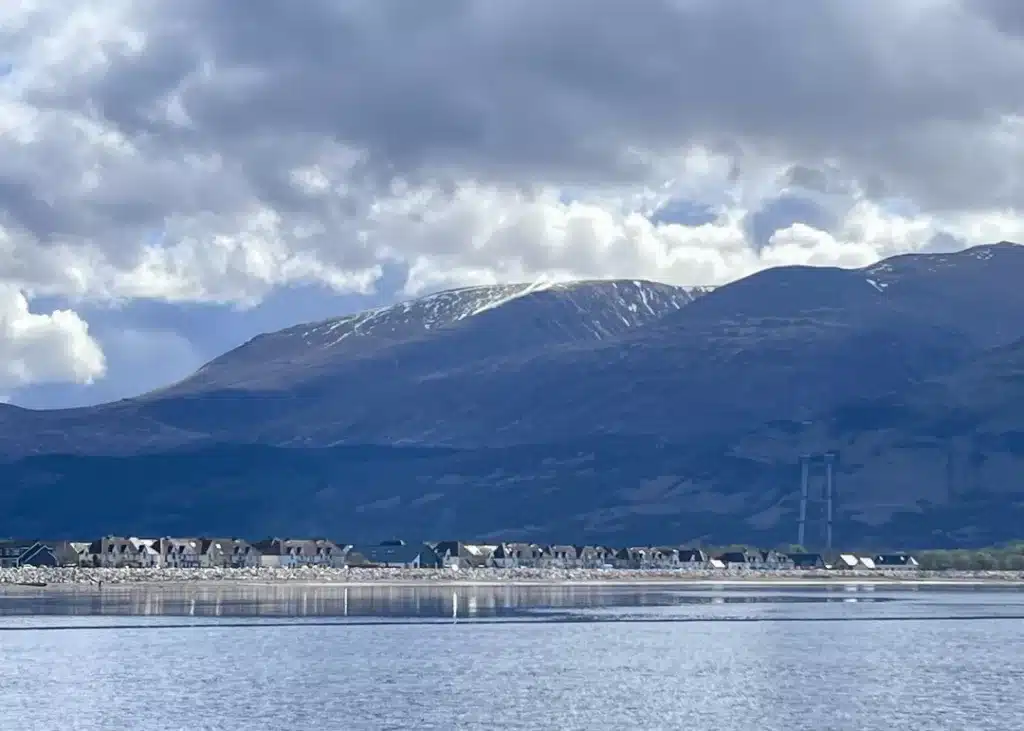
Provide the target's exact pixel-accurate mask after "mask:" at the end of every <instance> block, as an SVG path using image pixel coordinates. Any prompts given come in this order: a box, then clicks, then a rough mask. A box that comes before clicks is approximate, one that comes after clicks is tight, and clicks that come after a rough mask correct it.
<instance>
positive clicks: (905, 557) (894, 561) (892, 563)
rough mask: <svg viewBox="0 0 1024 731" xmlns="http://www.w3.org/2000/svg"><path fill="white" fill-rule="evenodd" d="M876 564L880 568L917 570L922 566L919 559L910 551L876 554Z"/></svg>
mask: <svg viewBox="0 0 1024 731" xmlns="http://www.w3.org/2000/svg"><path fill="white" fill-rule="evenodd" d="M874 564H875V566H876V567H877V568H880V569H904V570H909V571H916V570H917V569H919V568H920V565H919V564H918V562H917V559H916V558H914V557H913V556H911V555H910V554H909V553H883V554H880V555H878V556H875V560H874Z"/></svg>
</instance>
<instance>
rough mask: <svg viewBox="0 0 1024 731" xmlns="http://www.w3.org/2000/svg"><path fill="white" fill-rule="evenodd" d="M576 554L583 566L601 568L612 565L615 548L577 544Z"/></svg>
mask: <svg viewBox="0 0 1024 731" xmlns="http://www.w3.org/2000/svg"><path fill="white" fill-rule="evenodd" d="M576 555H577V556H578V561H579V565H580V567H581V568H585V569H599V568H603V567H604V566H611V565H612V561H613V560H614V559H615V549H613V548H608V547H607V546H577V550H576Z"/></svg>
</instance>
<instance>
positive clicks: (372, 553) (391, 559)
mask: <svg viewBox="0 0 1024 731" xmlns="http://www.w3.org/2000/svg"><path fill="white" fill-rule="evenodd" d="M351 552H352V553H357V554H359V555H360V556H362V557H363V558H365V559H366V560H367V561H368V562H369V563H378V564H411V563H415V562H416V559H417V558H419V560H420V562H421V563H431V562H434V561H436V560H437V555H436V554H435V553H434V551H433V549H431V548H430V546H428V545H426V544H422V543H421V544H412V545H408V544H405V545H400V546H396V545H378V546H359V545H356V546H353V547H352V551H351Z"/></svg>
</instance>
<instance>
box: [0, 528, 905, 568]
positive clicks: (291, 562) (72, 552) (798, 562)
mask: <svg viewBox="0 0 1024 731" xmlns="http://www.w3.org/2000/svg"><path fill="white" fill-rule="evenodd" d="M917 565H918V564H917V561H916V560H915V559H914V557H913V556H911V555H909V554H883V555H876V556H857V555H853V554H838V555H836V556H835V557H832V558H829V557H826V556H825V555H823V554H820V553H785V552H780V551H729V552H724V553H708V552H706V551H704V550H702V549H699V548H688V547H677V546H643V547H629V548H614V547H609V546H580V545H570V544H566V545H541V544H536V543H495V544H475V543H465V542H462V541H441V542H435V543H406V542H404V541H385V542H383V543H379V544H373V545H360V544H348V543H343V542H337V541H332V540H329V539H326V538H310V539H293V538H268V539H266V540H262V541H254V542H249V541H246V540H244V539H241V538H170V537H165V538H136V537H121V536H105V537H103V538H100V539H98V540H94V541H88V542H77V541H15V540H7V541H0V568H3V567H17V566H81V567H100V568H161V567H169V568H256V567H275V568H290V567H299V566H322V567H332V568H340V567H345V566H382V567H401V568H438V567H447V568H453V569H459V568H504V569H515V568H563V569H570V568H609V569H610V568H618V569H687V568H690V569H750V570H783V569H857V570H864V569H867V570H871V569H876V568H885V569H889V568H907V569H913V568H917Z"/></svg>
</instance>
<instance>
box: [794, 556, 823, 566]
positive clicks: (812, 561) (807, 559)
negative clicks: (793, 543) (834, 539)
mask: <svg viewBox="0 0 1024 731" xmlns="http://www.w3.org/2000/svg"><path fill="white" fill-rule="evenodd" d="M789 560H790V561H792V562H793V568H795V569H823V568H825V558H824V556H822V555H821V554H820V553H791V554H789Z"/></svg>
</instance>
